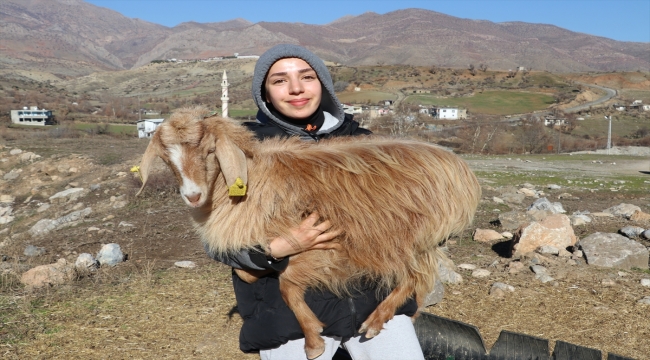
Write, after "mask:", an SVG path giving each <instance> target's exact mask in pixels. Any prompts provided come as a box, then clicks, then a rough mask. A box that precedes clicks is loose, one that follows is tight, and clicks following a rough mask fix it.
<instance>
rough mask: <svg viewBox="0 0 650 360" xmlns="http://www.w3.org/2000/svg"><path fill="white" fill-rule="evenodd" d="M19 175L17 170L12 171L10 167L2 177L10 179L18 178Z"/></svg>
mask: <svg viewBox="0 0 650 360" xmlns="http://www.w3.org/2000/svg"><path fill="white" fill-rule="evenodd" d="M19 176H20V173H19V172H18V171H14V170H13V169H12V170H11V171H10V172H8V173H6V174H5V175H4V176H3V177H2V178H3V179H5V180H7V181H11V180H16V179H18V177H19Z"/></svg>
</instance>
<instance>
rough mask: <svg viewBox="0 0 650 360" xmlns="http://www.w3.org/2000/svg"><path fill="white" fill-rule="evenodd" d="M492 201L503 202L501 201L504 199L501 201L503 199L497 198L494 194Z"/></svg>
mask: <svg viewBox="0 0 650 360" xmlns="http://www.w3.org/2000/svg"><path fill="white" fill-rule="evenodd" d="M492 201H494V202H495V203H497V204H503V203H504V202H505V201H503V199H501V198H499V197H496V196H494V197H493V198H492Z"/></svg>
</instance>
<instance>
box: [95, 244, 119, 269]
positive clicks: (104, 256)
mask: <svg viewBox="0 0 650 360" xmlns="http://www.w3.org/2000/svg"><path fill="white" fill-rule="evenodd" d="M97 261H99V263H100V264H101V265H102V266H104V265H108V266H115V265H117V264H119V263H121V262H122V261H124V254H122V249H120V245H118V244H115V243H112V244H106V245H104V246H102V248H101V249H100V250H99V253H97Z"/></svg>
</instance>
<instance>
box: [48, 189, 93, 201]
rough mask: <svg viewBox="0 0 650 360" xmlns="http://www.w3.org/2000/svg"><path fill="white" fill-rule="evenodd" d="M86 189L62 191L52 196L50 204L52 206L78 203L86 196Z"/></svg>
mask: <svg viewBox="0 0 650 360" xmlns="http://www.w3.org/2000/svg"><path fill="white" fill-rule="evenodd" d="M85 192H86V191H85V189H84V188H71V189H67V190H63V191H60V192H58V193H56V194H54V195H52V196H50V198H49V199H50V202H51V203H52V204H63V203H66V202H70V201H76V200H77V199H79V198H80V197H82V196H83V195H85Z"/></svg>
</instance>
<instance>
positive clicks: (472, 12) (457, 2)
mask: <svg viewBox="0 0 650 360" xmlns="http://www.w3.org/2000/svg"><path fill="white" fill-rule="evenodd" d="M86 2H89V3H91V4H94V5H97V6H101V7H105V8H109V9H112V10H115V11H117V12H119V13H121V14H122V15H124V16H127V17H130V18H139V19H142V20H145V21H148V22H152V23H156V24H160V25H164V26H168V27H173V26H176V25H178V24H180V23H183V22H187V21H195V22H199V23H210V22H221V21H228V20H232V19H236V18H243V19H246V20H248V21H250V22H253V23H256V22H261V21H267V22H300V23H306V24H315V25H323V24H327V23H330V22H332V21H334V20H336V19H339V18H341V17H343V16H346V15H354V16H356V15H361V14H363V13H365V12H369V11H372V12H376V13H378V14H385V13H387V12H391V11H394V10H399V9H407V8H419V9H427V10H432V11H436V12H440V13H443V14H447V15H451V16H455V17H459V18H465V19H473V20H489V21H492V22H507V21H523V22H527V23H538V24H551V25H556V26H559V27H561V28H565V29H568V30H571V31H575V32H581V33H586V34H590V35H597V36H602V37H606V38H610V39H614V40H620V41H636V42H646V43H649V42H650V0H86Z"/></svg>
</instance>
